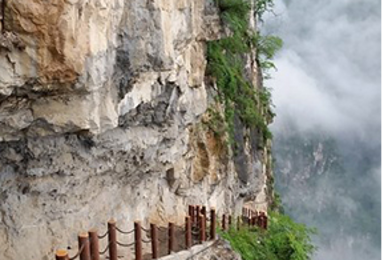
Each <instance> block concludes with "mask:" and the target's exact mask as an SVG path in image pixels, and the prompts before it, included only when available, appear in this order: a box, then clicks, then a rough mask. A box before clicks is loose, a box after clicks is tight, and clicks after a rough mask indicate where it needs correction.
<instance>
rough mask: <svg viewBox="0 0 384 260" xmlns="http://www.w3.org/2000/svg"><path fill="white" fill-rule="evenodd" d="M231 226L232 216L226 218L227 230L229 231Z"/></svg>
mask: <svg viewBox="0 0 384 260" xmlns="http://www.w3.org/2000/svg"><path fill="white" fill-rule="evenodd" d="M231 226H232V216H231V215H229V216H228V228H229V229H230V228H231Z"/></svg>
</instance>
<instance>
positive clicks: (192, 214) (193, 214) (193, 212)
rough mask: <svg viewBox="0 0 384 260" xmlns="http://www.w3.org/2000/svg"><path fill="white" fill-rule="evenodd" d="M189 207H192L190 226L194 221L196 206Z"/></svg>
mask: <svg viewBox="0 0 384 260" xmlns="http://www.w3.org/2000/svg"><path fill="white" fill-rule="evenodd" d="M191 207H192V211H191V221H192V226H194V225H195V222H196V217H195V212H196V207H195V206H194V205H192V206H191Z"/></svg>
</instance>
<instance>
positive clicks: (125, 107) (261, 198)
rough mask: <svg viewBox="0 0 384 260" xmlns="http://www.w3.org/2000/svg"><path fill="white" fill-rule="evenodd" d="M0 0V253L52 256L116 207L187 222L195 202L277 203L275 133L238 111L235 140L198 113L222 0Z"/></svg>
mask: <svg viewBox="0 0 384 260" xmlns="http://www.w3.org/2000/svg"><path fill="white" fill-rule="evenodd" d="M0 9H1V12H0V14H1V15H0V19H1V25H0V27H1V28H0V29H1V36H0V259H1V260H16V259H18V260H20V259H22V260H34V259H36V260H48V259H52V258H53V256H54V251H55V249H57V248H76V243H77V240H76V235H77V233H78V232H79V231H80V230H88V229H89V228H91V227H98V228H100V230H101V231H104V230H105V223H106V221H107V220H108V219H109V218H110V217H115V218H116V219H117V223H118V225H119V226H122V227H126V228H127V229H128V228H130V227H131V226H132V222H133V221H134V220H137V219H138V220H142V221H143V222H144V223H143V225H144V224H145V225H147V224H148V222H149V221H152V222H156V223H158V224H165V223H167V222H168V221H169V220H172V221H176V222H179V223H182V222H183V220H184V216H185V213H186V211H187V206H186V205H188V204H204V205H207V206H212V207H216V210H217V211H218V212H219V213H220V214H221V213H224V211H226V212H225V213H232V214H236V213H239V211H241V208H242V206H243V203H245V202H247V203H251V204H252V203H254V205H255V206H256V208H257V209H259V210H266V209H267V207H268V204H269V203H270V199H271V198H270V188H269V184H268V183H269V182H270V177H271V174H272V173H271V170H270V167H269V166H268V165H269V164H270V161H271V159H270V152H269V151H270V149H269V148H270V147H269V146H270V144H269V142H267V143H266V144H260V143H258V142H257V140H256V139H257V136H255V135H257V133H253V134H251V131H249V130H247V129H245V128H244V127H242V125H241V122H237V123H236V127H235V128H236V129H235V141H236V142H238V144H239V145H238V149H237V151H236V153H234V152H233V151H232V150H231V149H230V147H229V146H228V145H227V143H226V142H225V141H223V140H224V139H225V138H224V137H221V138H217V137H215V135H214V134H213V133H212V132H211V131H210V130H209V129H207V128H206V127H204V124H203V123H202V120H203V119H204V118H205V117H206V116H207V113H206V111H207V108H208V107H209V106H211V103H213V100H214V99H213V94H212V93H214V88H213V87H212V85H211V84H213V83H212V80H209V79H208V77H206V75H205V71H206V63H207V62H206V57H205V52H206V50H205V49H206V43H207V42H208V41H211V40H215V39H219V38H222V37H223V36H224V35H225V30H224V29H223V27H222V25H221V24H222V23H221V20H220V17H219V15H218V10H217V8H216V7H215V5H214V3H213V1H208V0H148V1H143V0H92V1H90V0H68V1H62V0H50V1H36V0H28V1H26V0H12V1H10V0H0ZM250 23H252V25H254V24H255V23H254V20H253V18H252V19H251V21H250ZM246 60H247V61H248V60H249V61H248V62H247V64H245V67H244V68H245V70H246V71H248V72H252V73H249V74H250V75H253V77H254V78H253V79H252V80H253V82H254V83H255V86H257V87H260V85H261V83H260V82H259V81H260V73H259V69H258V68H257V67H256V66H257V63H255V62H251V60H252V59H251V58H249V59H246ZM258 75H259V76H258ZM250 136H251V137H252V138H250ZM255 138H256V139H255ZM228 210H231V212H229V211H228ZM122 254H123V255H124V252H122Z"/></svg>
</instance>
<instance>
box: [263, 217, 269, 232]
mask: <svg viewBox="0 0 384 260" xmlns="http://www.w3.org/2000/svg"><path fill="white" fill-rule="evenodd" d="M264 229H266V230H267V229H268V216H267V215H265V218H264Z"/></svg>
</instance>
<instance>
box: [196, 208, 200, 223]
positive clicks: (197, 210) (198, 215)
mask: <svg viewBox="0 0 384 260" xmlns="http://www.w3.org/2000/svg"><path fill="white" fill-rule="evenodd" d="M199 218H200V205H196V224H197V225H196V226H199V221H200V220H199Z"/></svg>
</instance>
